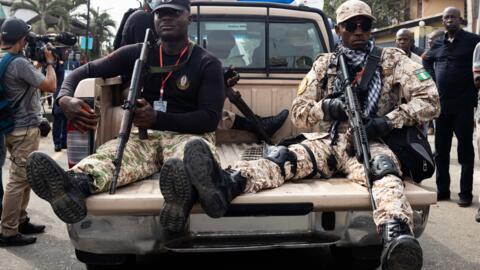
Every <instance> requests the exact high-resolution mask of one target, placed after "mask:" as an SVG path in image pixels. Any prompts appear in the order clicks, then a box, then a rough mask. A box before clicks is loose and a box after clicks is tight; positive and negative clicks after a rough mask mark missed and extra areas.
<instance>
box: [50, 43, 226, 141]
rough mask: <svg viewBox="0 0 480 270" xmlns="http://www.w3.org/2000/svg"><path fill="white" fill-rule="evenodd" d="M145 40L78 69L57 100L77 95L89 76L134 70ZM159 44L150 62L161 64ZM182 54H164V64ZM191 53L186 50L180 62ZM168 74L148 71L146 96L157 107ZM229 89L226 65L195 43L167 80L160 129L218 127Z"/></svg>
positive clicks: (183, 130)
mask: <svg viewBox="0 0 480 270" xmlns="http://www.w3.org/2000/svg"><path fill="white" fill-rule="evenodd" d="M141 46H142V44H133V45H127V46H124V47H121V48H120V49H118V50H116V51H114V52H113V53H111V54H109V55H108V56H106V57H104V58H101V59H98V60H95V61H93V62H90V63H88V64H86V65H83V66H82V67H80V68H77V69H76V70H74V71H73V72H72V73H71V74H70V75H69V76H68V77H67V78H66V79H65V81H64V83H63V85H62V89H61V90H60V93H59V95H58V98H57V101H58V100H59V99H60V98H61V97H62V96H73V93H74V91H75V88H76V87H77V85H78V83H79V82H80V81H81V80H83V79H85V78H94V77H103V78H110V77H114V76H118V75H123V74H131V73H132V71H133V67H134V63H135V60H136V59H137V58H138V57H139V55H140V51H141ZM159 56H160V55H159V45H158V44H157V45H155V46H154V47H153V48H151V50H150V53H149V55H148V59H147V64H148V65H150V66H159V65H160V60H159V59H160V58H159ZM178 57H179V55H166V54H165V53H164V54H163V58H164V59H163V61H164V66H167V65H174V64H175V63H176V61H177V59H178ZM186 57H187V54H185V55H184V56H183V57H182V60H181V61H180V62H183V61H184V60H185V59H186ZM166 75H167V74H166V73H165V74H161V75H160V74H148V75H147V76H146V78H145V80H144V91H143V93H142V97H143V98H145V99H146V100H147V101H148V102H149V103H150V104H151V105H152V107H153V102H154V101H155V100H158V99H159V96H160V85H161V80H162V78H165V77H166ZM224 99H225V89H224V83H223V73H222V65H221V63H220V60H218V58H216V57H215V56H214V55H212V54H211V53H209V52H208V51H206V50H204V49H203V48H201V47H199V46H197V45H195V46H194V48H193V51H192V54H191V56H190V59H189V60H188V62H187V63H186V64H185V65H184V66H182V67H181V68H180V69H179V70H177V71H175V72H173V74H172V76H171V77H170V78H169V79H168V81H167V82H166V86H165V89H164V96H163V100H166V101H167V102H168V105H167V112H158V113H157V122H156V125H155V127H154V128H155V129H156V130H169V131H175V132H181V133H195V134H201V133H205V132H213V131H215V129H216V127H217V125H218V122H219V121H220V118H221V113H222V108H223V102H224Z"/></svg>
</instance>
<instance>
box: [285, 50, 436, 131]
mask: <svg viewBox="0 0 480 270" xmlns="http://www.w3.org/2000/svg"><path fill="white" fill-rule="evenodd" d="M332 57H333V54H332V53H327V54H322V55H320V56H319V57H318V59H317V60H316V61H315V62H314V63H313V66H312V69H311V70H310V71H309V72H308V73H307V75H306V76H305V78H304V79H303V81H302V82H301V84H300V86H299V88H298V92H297V97H296V98H295V100H294V101H293V105H292V122H293V124H294V125H295V126H296V127H298V128H302V129H303V128H317V127H319V130H320V132H322V133H323V132H328V129H329V127H330V125H331V123H330V122H328V121H325V120H324V119H323V116H324V115H323V111H322V100H323V99H324V98H325V97H327V96H328V95H330V94H332V92H333V81H334V77H335V74H336V72H337V71H336V67H335V66H333V65H331V66H330V67H329V64H330V62H331V59H332ZM379 65H380V67H381V75H382V92H381V94H380V98H379V100H378V110H377V115H378V116H386V117H387V118H388V122H389V123H390V124H391V125H392V126H393V127H395V128H401V127H402V126H412V125H416V124H420V123H423V122H426V121H429V120H431V119H433V118H435V117H436V116H438V115H439V114H440V102H439V96H438V92H437V88H436V87H435V83H434V82H433V80H432V79H431V78H430V76H429V75H428V73H426V72H425V70H424V69H423V67H422V65H420V64H417V63H415V62H414V61H412V60H411V59H410V58H408V57H407V56H406V55H405V53H404V52H403V51H401V50H400V49H397V48H385V49H384V50H383V53H382V57H381V60H380V62H379ZM325 74H326V77H325ZM324 77H325V78H327V82H326V83H324V82H323V79H324ZM400 100H401V101H402V102H400ZM347 127H348V123H347V122H343V123H341V124H340V126H339V128H338V130H339V131H340V132H345V130H346V128H347Z"/></svg>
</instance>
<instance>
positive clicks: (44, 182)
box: [27, 0, 225, 231]
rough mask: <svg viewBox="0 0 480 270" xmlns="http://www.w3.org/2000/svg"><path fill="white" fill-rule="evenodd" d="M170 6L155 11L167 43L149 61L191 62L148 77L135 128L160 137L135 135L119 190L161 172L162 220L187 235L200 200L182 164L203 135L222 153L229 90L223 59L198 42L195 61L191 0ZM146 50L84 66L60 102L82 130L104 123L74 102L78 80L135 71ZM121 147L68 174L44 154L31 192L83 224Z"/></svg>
mask: <svg viewBox="0 0 480 270" xmlns="http://www.w3.org/2000/svg"><path fill="white" fill-rule="evenodd" d="M164 2H165V1H162V3H160V1H159V3H158V4H157V5H156V6H155V9H154V10H153V12H154V14H155V26H156V27H155V28H156V31H157V35H158V36H159V37H160V38H161V39H162V43H161V44H156V45H155V46H153V48H151V50H150V54H149V56H148V58H147V64H148V65H149V66H169V65H175V64H178V63H182V62H185V61H187V62H186V64H185V65H182V66H181V67H180V68H179V69H178V70H176V71H174V72H171V73H163V74H147V76H146V78H145V81H144V90H143V93H142V99H139V100H137V106H138V107H137V109H136V111H135V118H134V124H135V126H137V127H139V128H145V129H150V130H151V131H153V132H151V133H149V134H148V139H145V140H141V139H139V137H138V135H137V134H132V135H131V137H130V140H129V141H128V143H127V144H126V148H125V152H124V157H123V163H122V168H121V171H120V174H119V178H118V186H123V185H126V184H129V183H132V182H135V181H137V180H140V179H143V178H145V177H147V176H150V175H152V174H153V173H155V172H157V171H159V170H160V168H161V173H160V187H161V192H162V194H163V196H164V199H165V205H164V207H163V210H162V213H161V223H162V225H163V226H164V227H165V228H166V229H169V230H171V231H179V230H181V229H183V225H184V224H185V222H186V219H187V218H188V212H189V211H190V209H191V207H192V205H193V203H194V199H193V195H192V194H193V191H192V189H193V188H192V185H191V183H190V180H189V179H187V177H186V174H185V171H184V165H183V161H182V159H183V153H184V146H185V144H186V143H187V142H188V141H190V140H191V139H193V138H196V139H198V138H200V139H201V140H203V141H205V143H206V144H208V145H209V147H210V148H211V151H212V152H213V153H215V143H214V140H215V135H214V131H215V129H216V128H217V125H218V122H219V120H220V118H221V115H222V107H223V102H224V100H225V89H224V81H223V72H222V66H221V63H220V61H219V60H218V59H217V58H216V57H215V56H213V55H212V54H210V53H209V52H208V51H206V50H204V49H203V48H201V47H199V46H197V45H193V47H192V49H191V50H192V51H191V55H190V57H188V55H189V50H190V49H189V40H188V25H189V24H190V21H191V19H190V3H189V0H171V1H169V2H165V3H164ZM141 45H142V44H132V45H127V46H123V47H122V48H120V49H118V50H116V51H114V52H113V53H111V54H110V55H108V56H106V57H104V58H102V59H98V60H95V61H93V62H89V63H87V64H86V65H84V66H81V67H79V68H77V69H76V70H74V71H73V72H72V73H71V74H69V76H68V77H67V78H66V79H65V81H64V83H63V85H62V88H61V90H60V93H59V94H58V97H57V99H56V100H55V102H56V103H57V104H58V105H60V107H62V109H63V110H64V112H65V115H66V116H67V118H68V119H69V120H70V121H71V123H72V124H73V125H74V126H75V127H76V128H77V129H80V130H93V129H95V128H96V124H97V116H96V115H95V113H94V111H93V110H92V108H90V107H89V105H88V104H87V103H85V102H84V101H82V100H81V99H78V98H75V97H73V94H74V90H75V88H76V86H77V85H78V83H79V82H80V81H81V80H83V79H85V78H91V77H104V78H108V77H114V76H117V75H120V74H128V73H131V72H132V69H133V66H134V62H135V60H136V59H137V58H138V57H139V54H140V51H141ZM160 59H161V60H160ZM116 146H117V141H116V140H111V141H109V142H107V143H105V144H103V145H102V146H100V147H99V148H98V149H97V152H96V153H95V154H93V155H91V156H89V157H86V158H85V159H83V160H82V161H80V162H79V163H78V164H77V165H76V166H74V167H73V168H71V169H70V170H68V172H65V171H64V170H63V169H62V168H61V167H60V166H59V165H58V164H57V163H56V162H55V161H54V160H53V159H51V158H50V157H49V156H48V155H46V154H43V153H39V152H36V153H34V154H32V155H30V157H29V158H28V160H27V176H28V180H29V182H30V184H31V187H32V189H33V190H34V192H35V193H36V194H37V195H38V196H39V197H40V198H42V199H44V200H47V201H48V202H49V203H50V204H51V205H52V208H53V209H54V211H55V213H56V214H57V216H58V217H59V218H60V219H61V220H63V221H64V222H66V223H76V222H78V221H80V220H82V219H83V218H84V217H85V216H86V213H87V209H86V206H85V198H86V197H88V196H90V195H91V194H93V193H99V192H104V191H106V190H108V189H109V187H110V185H111V179H112V176H113V170H114V165H113V160H114V156H115V152H116V151H115V150H116Z"/></svg>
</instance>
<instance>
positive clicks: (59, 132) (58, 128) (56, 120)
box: [52, 113, 67, 147]
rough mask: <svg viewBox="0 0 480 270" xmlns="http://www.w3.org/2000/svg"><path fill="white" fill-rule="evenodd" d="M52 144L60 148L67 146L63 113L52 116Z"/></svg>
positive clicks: (65, 121)
mask: <svg viewBox="0 0 480 270" xmlns="http://www.w3.org/2000/svg"><path fill="white" fill-rule="evenodd" d="M52 136H53V143H54V144H55V145H59V146H61V147H63V146H66V145H67V118H66V117H65V115H64V114H63V113H55V114H53V130H52Z"/></svg>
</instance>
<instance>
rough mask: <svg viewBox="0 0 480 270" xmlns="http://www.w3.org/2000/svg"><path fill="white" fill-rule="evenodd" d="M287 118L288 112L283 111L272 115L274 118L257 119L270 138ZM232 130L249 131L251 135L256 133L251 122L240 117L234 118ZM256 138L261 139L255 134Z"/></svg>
mask: <svg viewBox="0 0 480 270" xmlns="http://www.w3.org/2000/svg"><path fill="white" fill-rule="evenodd" d="M287 117H288V110H283V111H281V112H280V113H279V114H277V115H274V116H269V117H259V118H258V120H259V121H260V124H261V125H262V126H263V128H265V132H266V133H267V135H268V136H269V137H272V135H273V134H275V132H277V130H279V129H280V128H281V127H282V125H283V123H284V122H285V120H287ZM232 128H233V129H240V130H246V131H250V132H252V133H255V134H256V132H257V130H256V129H255V127H254V125H253V123H252V121H251V120H250V119H248V118H244V117H241V116H238V115H237V116H236V117H235V122H233V126H232ZM257 137H259V138H260V137H261V135H259V134H257Z"/></svg>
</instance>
